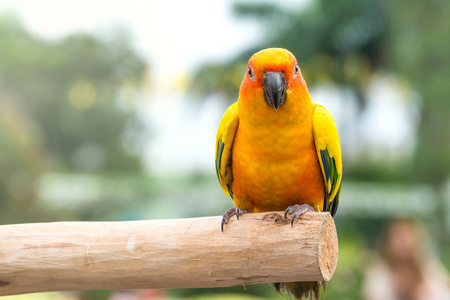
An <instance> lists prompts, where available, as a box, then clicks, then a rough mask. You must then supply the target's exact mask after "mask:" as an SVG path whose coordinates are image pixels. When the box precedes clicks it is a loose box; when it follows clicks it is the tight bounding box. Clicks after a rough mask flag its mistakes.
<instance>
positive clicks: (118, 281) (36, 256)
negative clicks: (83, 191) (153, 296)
mask: <svg viewBox="0 0 450 300" xmlns="http://www.w3.org/2000/svg"><path fill="white" fill-rule="evenodd" d="M282 215H283V212H270V213H254V214H246V215H242V216H241V217H240V220H236V219H235V218H234V217H233V218H232V220H230V222H229V223H228V224H226V225H225V229H224V232H221V230H220V220H221V217H203V218H192V219H173V220H151V221H130V222H59V223H34V224H17V225H3V226H0V295H13V294H23V293H32V292H44V291H71V290H99V289H141V288H198V287H225V286H236V285H244V284H245V285H248V284H255V283H267V282H289V281H321V280H326V281H327V280H329V279H330V278H331V276H332V275H333V273H334V270H335V268H336V264H337V257H338V242H337V234H336V228H335V225H334V221H333V218H332V217H331V216H330V214H329V213H306V214H304V215H303V216H301V218H300V219H299V220H296V221H295V222H294V226H293V228H291V225H290V221H289V220H286V219H284V217H283V216H282Z"/></svg>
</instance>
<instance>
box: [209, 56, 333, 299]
mask: <svg viewBox="0 0 450 300" xmlns="http://www.w3.org/2000/svg"><path fill="white" fill-rule="evenodd" d="M216 172H217V177H218V179H219V182H220V185H221V186H222V189H223V191H224V192H225V194H226V195H227V196H228V195H230V196H231V198H232V199H233V202H234V205H235V207H233V208H230V209H229V210H227V211H226V212H225V214H224V215H223V218H222V231H223V226H224V224H226V223H227V222H228V220H229V218H230V217H231V216H233V215H236V217H237V218H239V214H243V213H247V212H264V211H277V210H285V217H286V216H287V215H288V214H293V215H292V220H291V222H293V221H294V219H295V218H296V217H299V216H301V215H302V214H303V213H304V212H306V211H318V212H319V211H328V212H330V213H331V215H333V216H334V214H335V213H336V210H337V207H338V203H339V195H340V191H341V180H342V159H341V149H340V144H339V136H338V133H337V129H336V124H335V122H334V120H333V117H332V116H331V114H330V113H329V112H328V110H326V109H325V108H324V107H323V106H321V105H319V104H317V103H314V102H313V101H312V100H311V97H310V95H309V92H308V88H307V86H306V82H305V80H304V78H303V76H302V74H301V72H300V68H299V66H298V64H297V60H296V58H295V57H294V55H293V54H292V53H291V52H289V51H287V50H285V49H280V48H271V49H266V50H262V51H260V52H258V53H256V54H254V55H253V56H252V57H251V58H250V61H249V62H248V67H247V72H246V74H245V76H244V80H243V81H242V84H241V88H240V91H239V99H238V101H237V102H236V103H234V104H232V105H231V106H230V107H229V108H228V109H227V111H226V112H225V114H224V116H223V118H222V120H221V122H220V125H219V129H218V131H217V138H216ZM291 224H292V223H291ZM322 284H323V283H321V282H293V283H275V284H274V285H275V288H276V289H277V291H278V292H280V290H281V289H283V290H287V291H288V292H289V294H290V295H293V296H294V297H296V298H297V299H303V298H304V297H310V298H313V299H318V298H320V286H321V285H322Z"/></svg>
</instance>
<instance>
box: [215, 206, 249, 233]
mask: <svg viewBox="0 0 450 300" xmlns="http://www.w3.org/2000/svg"><path fill="white" fill-rule="evenodd" d="M248 212H249V211H248V210H246V209H242V208H240V207H237V206H236V207H232V208H230V209H229V210H227V211H226V212H225V213H224V214H223V215H222V223H221V224H220V228H221V229H222V232H223V225H224V224H227V223H228V220H229V219H230V218H231V217H232V216H234V215H236V218H237V219H238V220H239V215H240V214H241V215H243V214H246V213H248Z"/></svg>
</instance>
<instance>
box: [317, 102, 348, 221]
mask: <svg viewBox="0 0 450 300" xmlns="http://www.w3.org/2000/svg"><path fill="white" fill-rule="evenodd" d="M312 119H313V132H314V142H315V144H316V151H317V156H318V158H319V162H320V167H321V169H322V174H323V178H324V183H325V203H324V211H329V212H330V213H331V215H332V216H334V214H335V213H336V210H337V207H338V204H339V197H340V194H341V183H342V157H341V145H340V143H339V136H338V132H337V129H336V123H335V122H334V119H333V117H332V116H331V114H330V113H329V112H328V110H327V109H326V108H324V107H323V106H321V105H319V104H314V110H313V117H312Z"/></svg>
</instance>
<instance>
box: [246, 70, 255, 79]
mask: <svg viewBox="0 0 450 300" xmlns="http://www.w3.org/2000/svg"><path fill="white" fill-rule="evenodd" d="M247 73H248V77H250V79H251V80H253V81H255V74H254V73H253V69H252V67H248V71H247Z"/></svg>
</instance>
